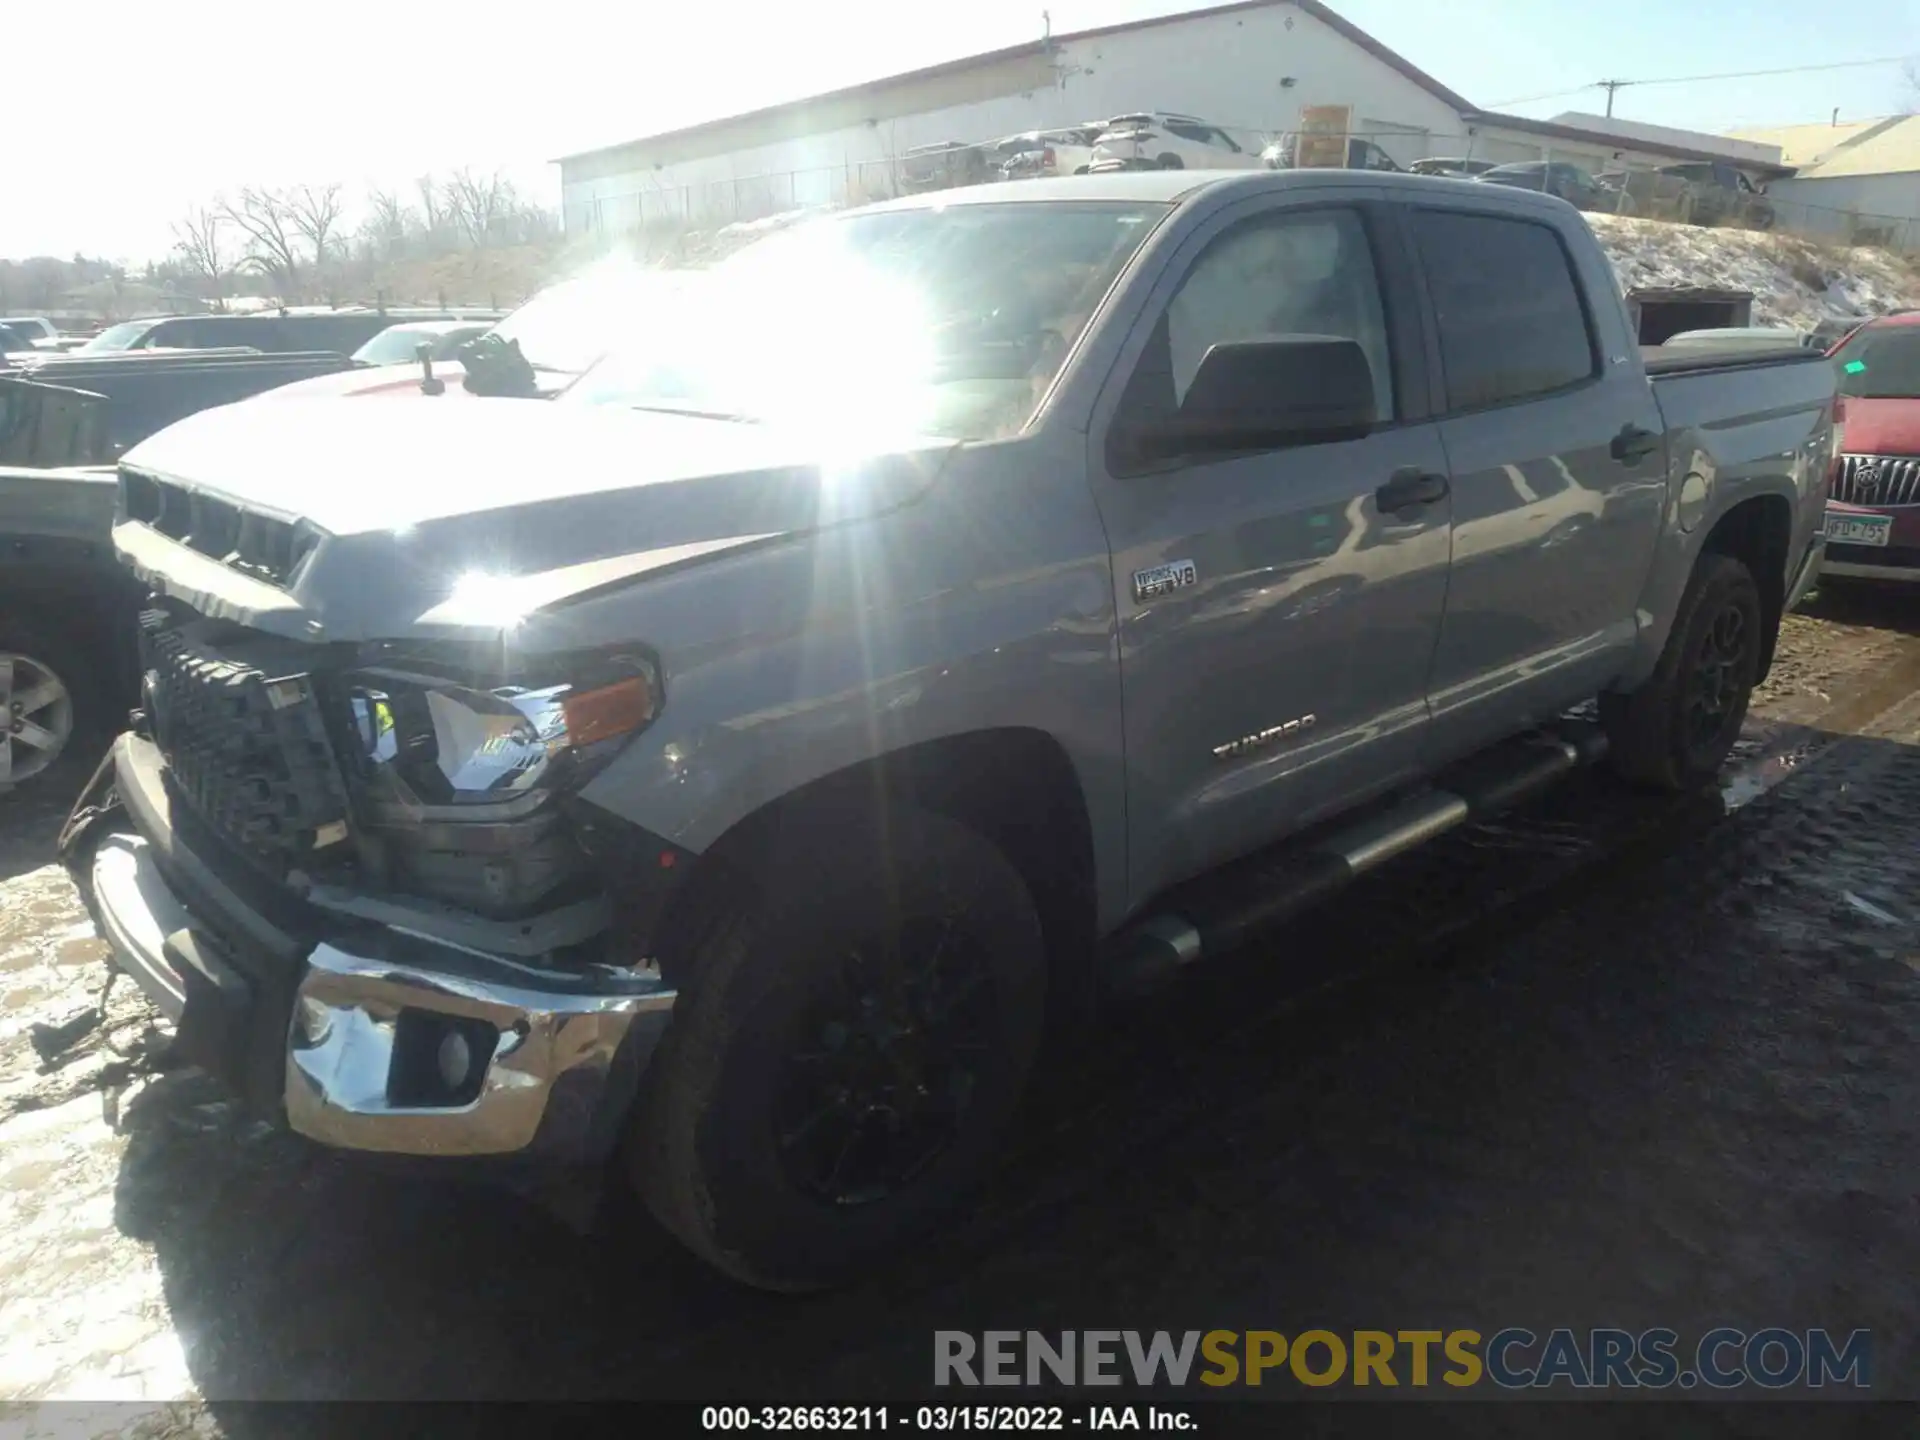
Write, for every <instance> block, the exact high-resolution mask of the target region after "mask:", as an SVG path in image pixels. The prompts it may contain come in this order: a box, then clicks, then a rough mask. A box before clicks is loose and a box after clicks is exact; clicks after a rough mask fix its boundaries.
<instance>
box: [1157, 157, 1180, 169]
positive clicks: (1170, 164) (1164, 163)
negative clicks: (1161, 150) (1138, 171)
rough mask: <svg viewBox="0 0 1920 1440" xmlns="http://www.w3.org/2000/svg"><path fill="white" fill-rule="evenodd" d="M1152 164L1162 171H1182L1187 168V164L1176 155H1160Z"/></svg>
mask: <svg viewBox="0 0 1920 1440" xmlns="http://www.w3.org/2000/svg"><path fill="white" fill-rule="evenodd" d="M1154 163H1155V164H1156V165H1158V166H1159V167H1160V168H1161V169H1162V170H1184V169H1186V168H1187V162H1186V161H1184V160H1182V159H1181V158H1180V157H1179V156H1178V155H1173V154H1167V155H1162V156H1161V157H1160V158H1159V159H1158V160H1156V161H1155V162H1154Z"/></svg>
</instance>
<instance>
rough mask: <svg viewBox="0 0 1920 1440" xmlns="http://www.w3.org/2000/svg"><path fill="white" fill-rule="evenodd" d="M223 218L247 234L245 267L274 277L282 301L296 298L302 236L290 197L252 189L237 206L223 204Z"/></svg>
mask: <svg viewBox="0 0 1920 1440" xmlns="http://www.w3.org/2000/svg"><path fill="white" fill-rule="evenodd" d="M220 214H221V216H222V217H223V218H225V219H227V220H230V221H232V222H233V223H234V224H235V225H237V226H239V227H240V229H241V230H243V231H244V232H246V236H247V256H246V263H248V264H250V265H252V266H253V267H254V268H256V269H259V270H264V271H265V272H266V273H267V274H268V275H269V276H271V277H272V279H273V281H274V283H275V284H276V285H277V286H278V287H279V289H280V292H281V297H282V298H283V299H292V298H294V297H295V295H296V294H297V292H298V290H299V287H300V276H301V272H302V268H303V259H302V256H301V253H300V245H299V241H300V235H301V232H300V230H299V228H298V226H297V225H296V224H295V222H294V213H293V207H292V206H291V205H290V204H289V203H288V200H287V197H286V196H285V195H283V194H281V193H280V192H279V191H277V190H266V189H261V188H257V187H255V186H252V185H249V186H247V187H246V188H245V189H244V190H242V191H241V192H240V199H239V200H238V201H237V202H235V201H229V200H222V201H221V202H220Z"/></svg>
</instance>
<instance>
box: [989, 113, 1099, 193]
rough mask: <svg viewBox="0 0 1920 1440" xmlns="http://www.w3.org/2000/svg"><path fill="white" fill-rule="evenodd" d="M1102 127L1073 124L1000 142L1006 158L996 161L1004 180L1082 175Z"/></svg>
mask: <svg viewBox="0 0 1920 1440" xmlns="http://www.w3.org/2000/svg"><path fill="white" fill-rule="evenodd" d="M1104 128H1105V127H1103V126H1100V125H1075V126H1071V127H1069V128H1068V129H1065V130H1032V131H1029V132H1028V133H1027V134H1025V135H1016V136H1013V137H1012V138H1011V139H1010V140H1003V141H1000V142H999V144H1000V147H1001V149H1002V151H1003V152H1008V151H1010V153H1007V158H1005V159H1004V160H1002V161H1001V162H1000V175H1001V178H1002V179H1005V180H1024V179H1028V178H1030V177H1032V176H1036V175H1084V174H1086V173H1087V168H1088V167H1089V166H1090V165H1092V164H1093V158H1094V156H1093V147H1094V142H1095V141H1096V140H1098V139H1099V138H1100V133H1101V131H1102V130H1103V129H1104Z"/></svg>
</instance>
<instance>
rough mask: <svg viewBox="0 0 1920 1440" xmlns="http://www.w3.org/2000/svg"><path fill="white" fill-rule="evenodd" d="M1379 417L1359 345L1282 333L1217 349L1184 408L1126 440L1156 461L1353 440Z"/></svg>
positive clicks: (1370, 375)
mask: <svg viewBox="0 0 1920 1440" xmlns="http://www.w3.org/2000/svg"><path fill="white" fill-rule="evenodd" d="M1378 418H1379V417H1378V415H1377V414H1376V413H1375V409H1374V394H1373V367H1372V366H1371V365H1369V364H1368V363H1367V355H1366V351H1364V350H1362V349H1361V348H1360V345H1359V343H1358V342H1357V341H1354V340H1349V339H1344V338H1341V337H1337V336H1332V335H1277V336H1272V337H1268V338H1265V339H1260V340H1239V341H1233V342H1231V343H1228V344H1222V345H1215V346H1214V347H1213V348H1211V349H1210V350H1208V351H1207V353H1206V355H1205V356H1204V357H1203V358H1202V359H1201V361H1200V368H1199V369H1198V370H1197V371H1195V372H1194V376H1193V383H1192V384H1191V385H1189V386H1188V387H1187V393H1186V398H1185V399H1183V400H1182V401H1181V402H1180V406H1179V408H1178V409H1177V410H1175V411H1174V413H1173V414H1172V415H1170V416H1168V417H1166V418H1164V419H1160V420H1154V421H1149V422H1147V423H1145V424H1143V425H1141V426H1139V427H1138V428H1136V429H1130V430H1128V431H1127V432H1125V433H1124V436H1123V437H1122V438H1123V444H1124V449H1125V451H1127V452H1129V453H1130V454H1131V456H1133V457H1135V458H1137V459H1139V460H1141V461H1154V460H1166V459H1172V458H1174V457H1176V456H1182V455H1219V454H1231V453H1233V452H1235V451H1247V450H1280V449H1286V448H1288V447H1291V446H1295V445H1319V444H1325V443H1327V442H1329V441H1334V440H1354V439H1358V438H1359V437H1361V436H1363V435H1365V434H1366V433H1367V432H1368V431H1370V430H1371V429H1372V428H1373V426H1374V424H1375V422H1376V420H1377V419H1378Z"/></svg>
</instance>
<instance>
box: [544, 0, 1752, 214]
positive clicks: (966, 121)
mask: <svg viewBox="0 0 1920 1440" xmlns="http://www.w3.org/2000/svg"><path fill="white" fill-rule="evenodd" d="M1321 105H1341V106H1346V107H1349V110H1350V114H1351V117H1352V118H1351V121H1350V123H1351V126H1352V129H1353V131H1354V132H1355V133H1357V134H1361V135H1365V136H1366V137H1367V138H1369V139H1371V140H1373V141H1374V142H1375V143H1377V144H1378V145H1380V147H1381V148H1382V149H1384V150H1385V151H1386V152H1387V153H1388V154H1389V155H1391V156H1392V157H1393V158H1394V159H1395V160H1396V161H1397V162H1399V163H1400V164H1402V165H1405V164H1408V163H1410V162H1412V161H1413V160H1417V159H1420V158H1422V157H1425V156H1441V155H1472V156H1477V157H1480V158H1484V159H1489V160H1495V161H1502V162H1504V161H1510V160H1523V159H1525V160H1531V159H1538V158H1541V157H1542V156H1543V155H1544V156H1549V157H1551V158H1556V159H1567V160H1571V161H1573V162H1574V163H1577V164H1582V165H1585V166H1588V167H1589V168H1596V169H1597V168H1601V167H1603V166H1604V165H1606V164H1608V163H1617V162H1619V161H1622V160H1624V161H1628V162H1630V163H1636V164H1651V165H1658V164H1666V163H1670V162H1672V161H1674V160H1699V159H1724V160H1731V161H1732V162H1733V163H1735V164H1739V165H1743V166H1749V167H1759V168H1760V169H1762V170H1771V169H1772V168H1773V167H1771V166H1770V165H1769V162H1770V161H1774V160H1777V158H1778V152H1777V151H1776V150H1774V149H1773V148H1772V147H1769V146H1765V145H1761V144H1756V143H1754V142H1751V141H1746V142H1743V141H1738V140H1731V139H1728V138H1726V137H1723V136H1711V135H1695V134H1691V133H1690V132H1683V131H1672V130H1664V131H1659V132H1658V133H1657V134H1656V133H1654V132H1655V127H1638V131H1637V132H1636V133H1632V134H1629V133H1627V131H1626V129H1625V128H1624V127H1621V126H1619V125H1616V124H1613V123H1606V124H1605V125H1604V126H1603V127H1597V126H1595V125H1593V124H1591V123H1589V121H1588V117H1571V116H1563V117H1560V118H1559V119H1557V120H1554V121H1535V120H1525V119H1520V118H1518V117H1514V116H1505V115H1496V114H1489V113H1486V112H1483V111H1480V110H1477V109H1475V108H1474V107H1473V106H1472V105H1471V104H1470V103H1469V102H1468V101H1467V100H1466V99H1465V98H1464V97H1462V96H1460V95H1457V94H1455V93H1454V92H1453V91H1452V90H1449V89H1448V88H1447V87H1446V86H1445V85H1442V84H1441V83H1440V82H1439V81H1438V80H1436V79H1434V78H1433V77H1432V76H1430V75H1428V74H1426V73H1425V72H1423V71H1421V70H1420V69H1418V68H1417V67H1416V66H1414V65H1412V64H1411V63H1409V62H1408V61H1407V60H1405V59H1403V58H1402V57H1401V56H1399V55H1396V54H1395V53H1394V52H1393V51H1391V50H1389V49H1388V48H1387V47H1386V46H1384V45H1382V44H1380V43H1379V42H1378V41H1377V40H1375V39H1373V38H1372V37H1371V36H1369V35H1367V34H1366V33H1365V32H1364V31H1362V30H1360V29H1359V28H1358V27H1357V26H1354V25H1352V24H1350V23H1349V22H1347V21H1346V20H1344V19H1342V18H1341V17H1340V16H1339V15H1337V14H1335V13H1334V12H1333V11H1332V10H1330V9H1328V8H1327V7H1326V6H1325V5H1322V4H1320V3H1318V0H1237V3H1232V4H1224V5H1215V6H1211V7H1209V8H1206V9H1201V10H1190V11H1187V12H1185V13H1183V14H1176V15H1167V16H1162V17H1159V18H1155V19H1148V20H1141V21H1135V22H1133V23H1131V24H1126V25H1112V26H1107V27H1104V28H1101V29H1096V30H1083V31H1079V32H1077V33H1074V34H1067V35H1048V36H1046V37H1044V38H1041V39H1038V40H1035V41H1033V42H1031V43H1029V44H1025V45H1016V46H1013V47H1010V48H1008V49H1005V50H995V51H991V52H989V53H987V54H983V55H974V56H969V57H967V58H965V59H961V60H954V61H950V62H948V63H946V64H943V65H936V66H933V67H931V68H928V69H924V70H916V71H912V72H910V73H908V74H904V75H895V76H891V77H889V78H886V79H882V80H875V81H871V82H868V83H866V84H862V85H856V86H853V87H850V88H848V89H844V90H836V91H833V92H831V93H828V94H824V95H816V96H813V97H810V98H808V99H804V100H796V101H792V102H789V103H787V104H782V105H775V106H770V107H768V108H766V109H762V110H754V111H750V112H748V113H746V114H743V115H734V116H730V117H727V118H724V119H717V120H710V121H707V122H705V123H702V124H698V125H692V126H688V127H686V128H684V129H680V130H673V131H669V132H666V133H664V134H660V135H653V136H649V137H647V138H645V139H641V140H633V141H629V142H627V143H625V144H620V145H615V146H610V147H607V148H605V149H599V150H591V151H587V152H584V153H581V154H576V155H569V156H566V157H564V158H563V159H562V160H561V161H560V162H559V163H560V167H561V204H562V209H563V213H564V216H565V221H566V227H567V229H568V231H569V232H570V233H580V232H584V231H610V232H630V231H634V230H638V229H642V228H646V227H649V226H652V225H656V224H660V225H674V224H714V223H726V222H729V221H736V220H752V219H756V218H759V217H761V216H765V215H770V214H774V213H776V212H779V211H785V210H792V209H797V208H801V207H805V206H811V205H830V204H845V203H858V202H860V201H864V200H869V199H879V198H884V197H887V196H890V195H893V194H895V193H898V182H899V170H898V166H899V159H900V157H901V156H902V155H903V154H904V153H905V152H906V151H908V150H910V149H912V148H914V147H916V146H920V145H929V144H936V143H939V142H943V141H956V140H957V141H964V142H968V143H974V142H978V141H984V140H989V139H993V138H995V137H998V136H1004V135H1012V134H1018V133H1021V132H1023V131H1029V130H1040V129H1049V128H1055V127H1059V126H1064V125H1074V124H1084V123H1088V122H1094V121H1099V120H1104V119H1106V118H1107V117H1109V116H1113V115H1121V114H1126V113H1128V112H1130V111H1141V110H1159V111H1172V112H1176V113H1185V114H1190V115H1196V116H1200V117H1202V118H1204V119H1205V120H1207V121H1209V122H1211V123H1212V124H1215V125H1218V126H1220V127H1222V128H1224V129H1225V130H1227V131H1228V133H1229V134H1230V135H1232V136H1233V137H1234V139H1235V140H1236V141H1237V142H1238V143H1240V144H1241V145H1243V146H1245V147H1248V148H1251V149H1253V150H1256V151H1257V150H1258V149H1259V147H1260V146H1261V145H1262V144H1264V143H1265V142H1266V140H1267V139H1269V138H1271V137H1273V136H1275V135H1279V134H1284V133H1286V132H1288V131H1290V130H1293V129H1295V128H1297V126H1298V124H1299V116H1300V112H1301V110H1302V108H1303V107H1306V106H1321Z"/></svg>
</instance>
